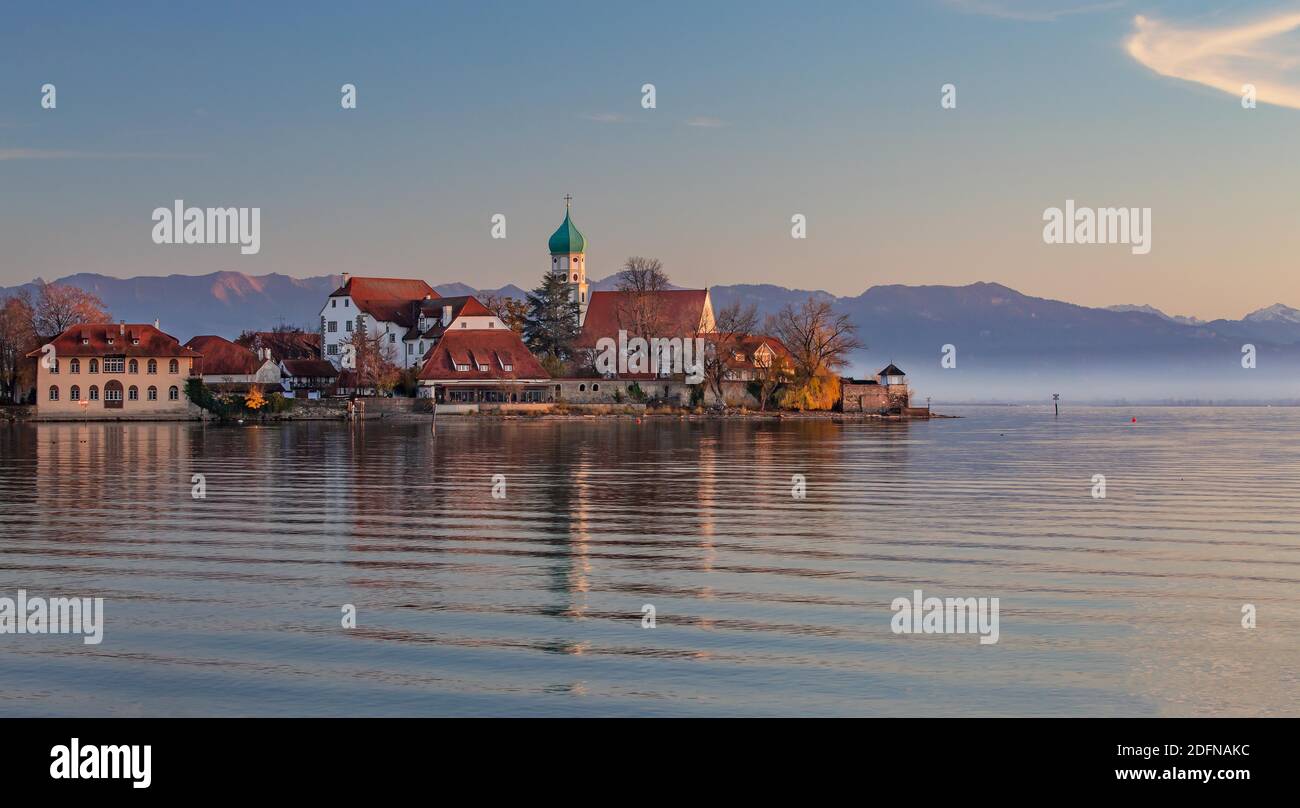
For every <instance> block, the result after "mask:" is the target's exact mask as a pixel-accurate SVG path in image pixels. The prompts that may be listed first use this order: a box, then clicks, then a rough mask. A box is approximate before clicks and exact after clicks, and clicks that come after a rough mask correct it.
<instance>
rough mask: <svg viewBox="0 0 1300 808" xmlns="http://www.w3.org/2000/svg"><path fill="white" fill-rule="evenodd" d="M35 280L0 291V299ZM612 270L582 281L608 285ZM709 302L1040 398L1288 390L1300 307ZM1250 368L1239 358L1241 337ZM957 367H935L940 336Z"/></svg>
mask: <svg viewBox="0 0 1300 808" xmlns="http://www.w3.org/2000/svg"><path fill="white" fill-rule="evenodd" d="M58 282H59V283H66V284H71V285H74V286H78V287H81V288H83V289H86V290H88V291H91V292H93V293H95V294H96V295H98V296H99V297H100V298H101V299H102V300H103V301H104V303H105V305H106V306H107V308H108V310H109V311H110V312H112V314H113V315H114V317H117V318H120V319H125V320H128V321H132V322H152V321H153V320H154V319H158V320H160V321H161V323H162V328H163V330H164V331H167V332H168V333H171V334H172V335H173V336H176V337H177V338H179V339H181V340H182V341H183V340H186V339H189V338H190V337H192V336H195V335H198V334H220V335H222V336H226V337H231V338H233V337H235V336H236V335H238V334H239V332H241V331H243V330H244V329H268V328H271V327H273V326H276V325H279V324H282V323H283V324H288V325H297V326H302V327H304V328H307V329H310V330H314V329H315V328H316V324H317V322H318V318H319V314H320V309H321V306H322V305H323V303H324V301H325V299H326V298H327V297H328V296H329V294H330V293H331V292H332V291H334V290H335V289H336V288H338V286H339V283H340V279H339V276H337V275H322V276H317V277H311V278H292V277H289V276H287V275H280V274H274V273H273V274H268V275H257V276H253V275H245V274H243V273H239V272H217V273H212V274H208V275H198V276H191V275H168V276H165V277H143V276H142V277H134V278H114V277H109V276H105V275H99V274H93V273H80V274H76V275H70V276H68V277H65V278H59V279H58ZM37 283H39V280H37V281H33V282H32V283H30V284H24V285H23V286H19V287H11V288H0V297H4V296H7V295H8V294H12V293H14V292H17V291H19V290H20V289H23V288H28V289H31V290H32V291H35V288H36V285H37ZM615 283H616V280H615V278H614V277H613V276H611V277H608V278H604V279H602V280H600V281H596V282H594V283H593V284H592V288H593V289H595V290H601V289H610V288H613V286H614V284H615ZM431 285H432V286H433V287H434V288H435V289H436V290H437V291H438V293H439V294H443V295H462V294H480V295H482V294H499V295H504V296H510V297H516V298H522V297H523V295H524V290H523V289H521V288H519V287H517V286H514V285H510V286H505V287H502V288H500V289H483V290H479V289H475V288H474V287H473V286H471V285H468V284H465V283H458V282H451V283H442V284H431ZM710 291H711V295H712V298H713V305H714V309H715V310H718V309H721V308H722V307H724V306H726V305H728V304H730V303H732V302H735V301H739V302H741V303H742V304H744V305H751V304H752V305H754V306H756V307H757V308H758V310H759V313H760V315H767V314H771V313H774V312H776V311H777V310H779V309H780V308H781V307H782V306H784V305H785V304H787V303H799V302H801V301H803V300H805V299H807V298H808V297H809V296H813V297H815V298H818V299H821V300H826V301H828V302H830V303H831V304H832V305H833V306H834V307H835V309H836V310H837V311H840V312H843V313H846V314H848V315H849V316H850V317H851V318H852V320H853V321H854V323H856V324H857V326H858V329H859V337H860V338H861V340H862V341H863V342H865V343H866V345H867V348H866V349H865V350H864V351H859V352H857V353H856V354H855V355H854V356H853V357H852V360H853V361H852V364H851V366H850V367H849V368H847V369H846V373H853V374H854V375H866V374H870V373H874V371H875V370H878V369H879V368H880V367H882V366H884V365H885V364H887V363H888V362H891V361H892V362H894V363H896V364H899V365H900V366H902V367H904V369H905V370H907V371H908V374H909V379H910V381H911V382H912V385H913V387H914V388H916V391H917V393H918V394H919V395H931V396H934V397H935V398H936V399H944V400H966V401H976V400H978V401H1016V400H1042V399H1043V398H1044V396H1049V397H1050V393H1052V392H1061V393H1062V394H1063V395H1067V394H1068V395H1071V396H1072V397H1075V398H1078V399H1087V400H1093V401H1121V400H1127V401H1139V400H1156V401H1163V400H1171V399H1182V400H1185V399H1194V400H1198V401H1221V402H1227V401H1246V400H1269V401H1291V400H1295V399H1300V310H1297V309H1295V308H1292V307H1290V306H1285V305H1282V304H1275V305H1270V306H1268V307H1266V308H1261V309H1259V310H1257V311H1254V312H1251V313H1250V314H1248V315H1246V316H1245V317H1243V318H1241V319H1240V320H1232V319H1226V318H1225V319H1216V320H1211V321H1202V320H1198V319H1196V318H1190V317H1179V316H1171V315H1168V314H1165V313H1164V312H1162V311H1160V310H1158V309H1156V308H1153V307H1151V306H1146V305H1118V306H1111V307H1108V308H1093V307H1088V306H1080V305H1076V304H1073V303H1066V302H1063V301H1059V300H1049V299H1045V298H1038V297H1032V296H1029V295H1025V294H1022V293H1020V292H1017V291H1016V290H1014V289H1011V288H1008V287H1006V286H1003V285H1001V284H997V283H973V284H970V285H967V286H906V285H901V284H893V285H882V286H873V287H871V288H869V289H867V290H866V291H864V292H863V293H862V294H860V295H857V296H854V297H839V296H835V295H832V294H830V293H828V292H824V291H817V290H802V289H787V288H785V287H782V286H775V285H771V284H736V285H728V286H715V287H712V288H711V289H710ZM1248 343H1249V344H1252V345H1254V346H1255V353H1256V367H1255V368H1251V369H1246V368H1243V367H1242V361H1241V357H1242V352H1243V345H1245V344H1248ZM949 345H950V346H953V349H954V350H952V351H949V353H955V356H956V367H954V368H943V367H942V366H941V364H940V359H941V357H942V356H943V354H944V350H945V349H944V346H949Z"/></svg>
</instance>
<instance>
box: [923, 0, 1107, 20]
mask: <svg viewBox="0 0 1300 808" xmlns="http://www.w3.org/2000/svg"><path fill="white" fill-rule="evenodd" d="M948 5H949V6H951V7H953V8H955V9H957V10H958V11H964V12H966V13H967V14H982V15H984V16H986V17H997V18H999V19H1003V20H1019V21H1021V22H1055V21H1056V20H1058V19H1060V18H1061V17H1068V16H1071V15H1074V14H1091V13H1093V12H1095V11H1106V10H1108V9H1112V8H1117V7H1118V6H1122V5H1124V0H1111V2H1099V3H1078V2H1071V1H1070V0H948Z"/></svg>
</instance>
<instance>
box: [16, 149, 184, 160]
mask: <svg viewBox="0 0 1300 808" xmlns="http://www.w3.org/2000/svg"><path fill="white" fill-rule="evenodd" d="M202 156H203V155H199V154H159V153H154V152H86V151H70V150H67V149H0V160H184V159H190V158H193V157H202Z"/></svg>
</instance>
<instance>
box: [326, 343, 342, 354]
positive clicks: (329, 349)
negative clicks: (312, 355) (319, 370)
mask: <svg viewBox="0 0 1300 808" xmlns="http://www.w3.org/2000/svg"><path fill="white" fill-rule="evenodd" d="M325 353H327V354H329V355H330V356H338V355H339V346H337V345H334V344H332V343H331V344H330V345H327V346H325Z"/></svg>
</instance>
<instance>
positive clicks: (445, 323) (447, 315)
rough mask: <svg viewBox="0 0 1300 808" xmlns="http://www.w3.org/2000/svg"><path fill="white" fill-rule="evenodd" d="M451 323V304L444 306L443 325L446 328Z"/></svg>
mask: <svg viewBox="0 0 1300 808" xmlns="http://www.w3.org/2000/svg"><path fill="white" fill-rule="evenodd" d="M449 325H451V306H449V305H448V306H443V307H442V327H443V328H446V327H447V326H449Z"/></svg>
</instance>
